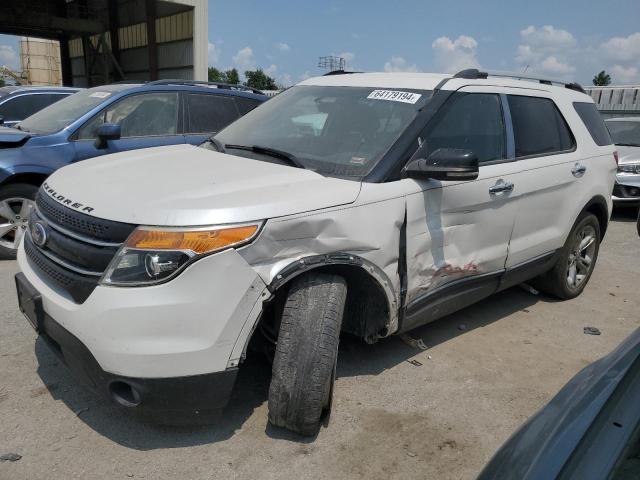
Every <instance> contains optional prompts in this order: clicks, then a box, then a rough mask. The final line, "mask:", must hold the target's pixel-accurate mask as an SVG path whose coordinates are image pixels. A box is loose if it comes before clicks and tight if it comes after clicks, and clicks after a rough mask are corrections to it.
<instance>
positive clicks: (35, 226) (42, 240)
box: [30, 222, 49, 247]
mask: <svg viewBox="0 0 640 480" xmlns="http://www.w3.org/2000/svg"><path fill="white" fill-rule="evenodd" d="M30 228H31V239H32V240H33V243H35V244H36V245H37V246H39V247H44V246H45V245H46V243H47V240H48V239H49V234H48V233H47V227H45V225H44V223H42V222H33V223H32V224H31V227H30Z"/></svg>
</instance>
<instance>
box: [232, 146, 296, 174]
mask: <svg viewBox="0 0 640 480" xmlns="http://www.w3.org/2000/svg"><path fill="white" fill-rule="evenodd" d="M224 148H232V149H236V150H247V151H249V152H255V153H261V154H263V155H269V156H270V157H275V158H279V159H282V160H285V161H286V163H288V164H289V165H291V166H292V167H296V168H305V165H304V164H303V163H302V162H301V161H300V160H298V157H296V156H295V155H293V154H292V153H289V152H284V151H282V150H276V149H275V148H269V147H261V146H260V145H253V146H252V147H249V146H247V145H233V144H227V145H225V146H224Z"/></svg>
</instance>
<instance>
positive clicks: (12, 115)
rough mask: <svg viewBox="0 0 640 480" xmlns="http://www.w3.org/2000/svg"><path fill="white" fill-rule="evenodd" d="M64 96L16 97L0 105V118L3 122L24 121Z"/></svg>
mask: <svg viewBox="0 0 640 480" xmlns="http://www.w3.org/2000/svg"><path fill="white" fill-rule="evenodd" d="M66 96H67V95H65V94H54V93H38V94H35V93H34V94H31V95H20V96H16V97H14V98H10V99H9V100H7V101H6V102H5V103H3V104H2V105H0V116H1V117H3V118H4V119H5V120H24V119H25V118H27V117H30V116H31V115H33V114H34V113H36V112H38V111H40V110H42V109H43V108H45V107H48V106H49V105H51V104H52V103H55V102H57V101H58V100H61V99H63V98H65V97H66Z"/></svg>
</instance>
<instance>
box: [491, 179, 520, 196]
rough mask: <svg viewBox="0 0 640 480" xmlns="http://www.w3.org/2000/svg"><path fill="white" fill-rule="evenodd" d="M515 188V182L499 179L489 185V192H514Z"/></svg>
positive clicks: (493, 193)
mask: <svg viewBox="0 0 640 480" xmlns="http://www.w3.org/2000/svg"><path fill="white" fill-rule="evenodd" d="M513 188H514V185H513V183H511V182H505V181H504V180H498V182H497V183H496V184H495V185H494V186H492V187H489V193H490V194H491V195H496V194H498V193H504V192H512V191H513Z"/></svg>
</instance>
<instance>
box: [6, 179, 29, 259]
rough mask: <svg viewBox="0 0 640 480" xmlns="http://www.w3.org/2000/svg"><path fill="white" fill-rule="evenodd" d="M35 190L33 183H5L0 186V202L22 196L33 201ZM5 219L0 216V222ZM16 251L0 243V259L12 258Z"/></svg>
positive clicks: (14, 256)
mask: <svg viewBox="0 0 640 480" xmlns="http://www.w3.org/2000/svg"><path fill="white" fill-rule="evenodd" d="M37 192H38V187H36V186H35V185H30V184H28V183H14V184H10V185H5V186H3V187H0V202H3V201H4V200H7V199H11V198H24V199H27V200H31V201H34V200H35V198H36V193H37ZM6 220H7V219H5V218H4V217H1V216H0V224H2V223H3V222H5V221H6ZM21 227H22V226H20V228H21ZM14 234H15V233H14ZM2 240H5V241H6V240H7V237H5V238H2ZM9 240H10V238H9ZM16 251H17V250H16V249H14V248H8V247H7V246H4V245H0V260H12V259H14V258H16Z"/></svg>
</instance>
